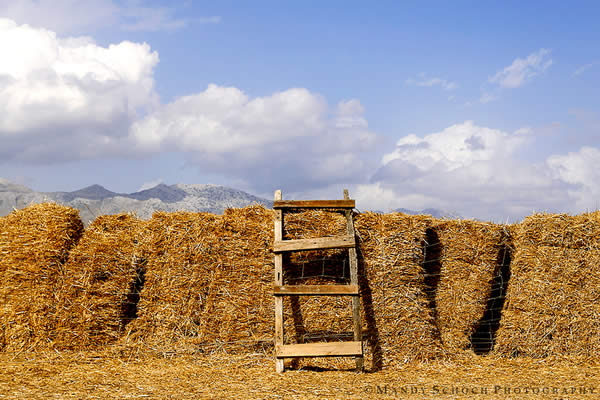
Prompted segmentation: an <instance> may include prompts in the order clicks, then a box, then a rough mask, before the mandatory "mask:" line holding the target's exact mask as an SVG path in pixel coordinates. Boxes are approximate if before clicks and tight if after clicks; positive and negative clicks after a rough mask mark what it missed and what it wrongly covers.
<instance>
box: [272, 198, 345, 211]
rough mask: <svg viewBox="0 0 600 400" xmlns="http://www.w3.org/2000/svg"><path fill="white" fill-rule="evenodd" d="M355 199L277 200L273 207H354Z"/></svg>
mask: <svg viewBox="0 0 600 400" xmlns="http://www.w3.org/2000/svg"><path fill="white" fill-rule="evenodd" d="M354 207H355V201H354V200H275V201H274V202H273V208H275V209H279V208H350V209H352V208H354Z"/></svg>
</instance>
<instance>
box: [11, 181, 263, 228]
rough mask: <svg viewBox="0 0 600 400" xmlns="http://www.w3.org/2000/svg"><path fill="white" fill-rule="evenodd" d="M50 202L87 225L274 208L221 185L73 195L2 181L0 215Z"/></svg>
mask: <svg viewBox="0 0 600 400" xmlns="http://www.w3.org/2000/svg"><path fill="white" fill-rule="evenodd" d="M46 201H54V202H56V203H59V204H64V205H66V206H70V207H73V208H76V209H78V210H79V214H80V215H81V219H82V221H84V223H85V224H86V225H87V224H88V223H89V222H90V221H91V220H93V219H94V218H96V217H97V216H99V215H106V214H117V213H120V212H134V213H135V214H136V215H137V216H138V217H140V218H143V219H146V218H150V217H151V216H152V213H153V212H154V211H170V212H172V211H180V210H184V211H192V212H202V211H203V212H210V213H214V214H222V213H223V211H224V210H225V209H227V208H231V207H245V206H247V205H250V204H253V203H259V204H263V205H264V206H265V207H272V206H273V202H272V201H269V200H266V199H263V198H261V197H257V196H253V195H251V194H248V193H246V192H243V191H241V190H237V189H232V188H228V187H225V186H219V185H186V184H175V185H165V184H159V185H157V186H155V187H153V188H151V189H147V190H141V191H139V192H135V193H115V192H112V191H110V190H108V189H106V188H104V187H102V186H100V185H92V186H88V187H85V188H83V189H79V190H75V191H73V192H36V191H33V190H32V189H29V188H28V187H25V186H22V185H18V184H15V183H13V182H10V181H8V180H6V179H2V178H0V216H2V215H7V214H9V213H10V212H11V211H12V210H13V209H14V208H16V209H20V208H23V207H26V206H28V205H30V204H37V203H42V202H46Z"/></svg>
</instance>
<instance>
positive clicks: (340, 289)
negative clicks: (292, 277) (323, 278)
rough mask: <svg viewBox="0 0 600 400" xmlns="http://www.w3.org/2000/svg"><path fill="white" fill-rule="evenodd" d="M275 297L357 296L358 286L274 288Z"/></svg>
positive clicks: (288, 286)
mask: <svg viewBox="0 0 600 400" xmlns="http://www.w3.org/2000/svg"><path fill="white" fill-rule="evenodd" d="M273 295H275V296H358V285H287V286H274V287H273Z"/></svg>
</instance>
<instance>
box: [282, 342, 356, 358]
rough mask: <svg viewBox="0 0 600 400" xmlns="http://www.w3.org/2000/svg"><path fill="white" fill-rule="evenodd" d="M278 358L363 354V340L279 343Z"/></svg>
mask: <svg viewBox="0 0 600 400" xmlns="http://www.w3.org/2000/svg"><path fill="white" fill-rule="evenodd" d="M275 352H276V355H277V358H285V357H343V356H362V355H363V351H362V342H328V343H301V344H287V345H277V346H276V347H275Z"/></svg>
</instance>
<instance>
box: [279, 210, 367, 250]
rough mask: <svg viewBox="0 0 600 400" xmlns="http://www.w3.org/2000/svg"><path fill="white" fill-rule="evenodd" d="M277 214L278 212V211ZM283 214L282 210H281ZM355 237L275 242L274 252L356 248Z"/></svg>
mask: <svg viewBox="0 0 600 400" xmlns="http://www.w3.org/2000/svg"><path fill="white" fill-rule="evenodd" d="M276 212H277V211H276ZM279 212H281V210H279ZM355 244H356V243H355V241H354V236H350V235H346V236H333V237H324V238H314V239H293V240H277V239H276V240H275V242H274V243H273V252H274V253H281V252H283V251H301V250H318V249H343V248H349V247H354V246H355Z"/></svg>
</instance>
